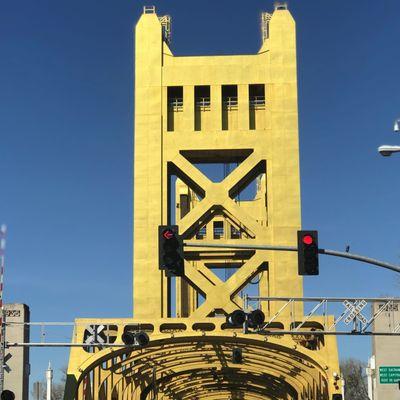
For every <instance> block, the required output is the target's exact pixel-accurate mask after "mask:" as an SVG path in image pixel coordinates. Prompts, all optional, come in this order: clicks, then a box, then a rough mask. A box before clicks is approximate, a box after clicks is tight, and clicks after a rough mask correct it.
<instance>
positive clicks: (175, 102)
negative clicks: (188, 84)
mask: <svg viewBox="0 0 400 400" xmlns="http://www.w3.org/2000/svg"><path fill="white" fill-rule="evenodd" d="M167 97H168V99H167V102H168V118H167V130H168V131H174V130H175V129H176V127H175V123H176V115H175V114H176V113H178V112H182V111H183V87H182V86H169V87H168V90H167Z"/></svg>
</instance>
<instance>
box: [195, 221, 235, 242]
mask: <svg viewBox="0 0 400 400" xmlns="http://www.w3.org/2000/svg"><path fill="white" fill-rule="evenodd" d="M209 225H211V224H209ZM225 228H227V232H225ZM206 235H207V225H204V226H203V227H202V228H200V230H199V231H198V232H197V234H196V239H205V238H206ZM226 236H227V237H226ZM241 237H242V232H241V231H239V229H237V228H236V227H234V226H233V225H231V224H229V223H225V224H224V221H213V222H212V239H240V238H241ZM210 239H211V238H210Z"/></svg>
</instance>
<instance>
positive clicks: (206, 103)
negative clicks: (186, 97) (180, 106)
mask: <svg viewBox="0 0 400 400" xmlns="http://www.w3.org/2000/svg"><path fill="white" fill-rule="evenodd" d="M210 107H211V99H210V97H199V98H197V99H196V108H197V109H199V110H200V111H210Z"/></svg>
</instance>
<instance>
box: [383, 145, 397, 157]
mask: <svg viewBox="0 0 400 400" xmlns="http://www.w3.org/2000/svg"><path fill="white" fill-rule="evenodd" d="M378 151H379V153H380V154H381V155H382V156H383V157H389V156H391V155H392V153H398V152H400V146H389V145H383V146H379V147H378Z"/></svg>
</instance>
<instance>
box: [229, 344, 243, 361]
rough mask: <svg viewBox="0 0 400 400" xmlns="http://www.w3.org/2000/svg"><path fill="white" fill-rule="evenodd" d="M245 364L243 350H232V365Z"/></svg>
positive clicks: (236, 348)
mask: <svg viewBox="0 0 400 400" xmlns="http://www.w3.org/2000/svg"><path fill="white" fill-rule="evenodd" d="M242 362H243V354H242V349H240V348H238V347H235V348H234V349H232V363H233V364H241V363H242Z"/></svg>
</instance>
